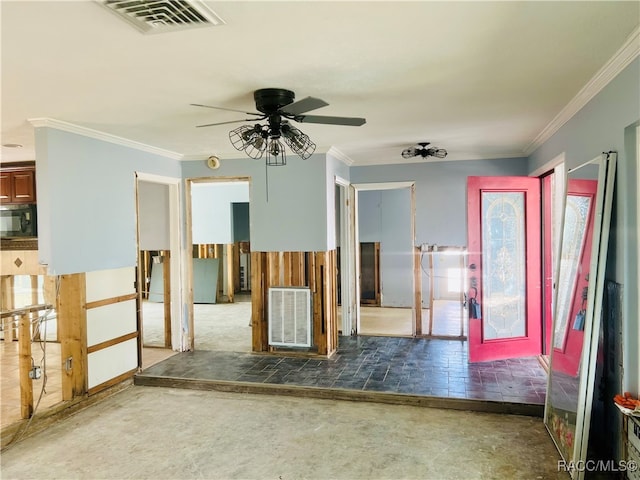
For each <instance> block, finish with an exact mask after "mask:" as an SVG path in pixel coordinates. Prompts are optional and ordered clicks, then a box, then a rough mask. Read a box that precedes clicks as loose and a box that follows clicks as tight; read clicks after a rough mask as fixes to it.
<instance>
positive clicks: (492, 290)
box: [467, 177, 542, 362]
mask: <svg viewBox="0 0 640 480" xmlns="http://www.w3.org/2000/svg"><path fill="white" fill-rule="evenodd" d="M467 203H468V209H467V227H468V235H467V236H468V239H467V240H468V249H469V257H468V282H469V293H468V298H469V302H468V304H469V361H470V362H483V361H489V360H498V359H504V358H516V357H525V356H532V355H538V354H540V353H541V351H542V328H541V327H542V294H541V293H542V292H541V278H540V277H541V274H540V271H541V258H540V256H541V253H540V242H541V233H540V230H541V228H540V180H539V179H538V178H531V177H469V178H468V180H467Z"/></svg>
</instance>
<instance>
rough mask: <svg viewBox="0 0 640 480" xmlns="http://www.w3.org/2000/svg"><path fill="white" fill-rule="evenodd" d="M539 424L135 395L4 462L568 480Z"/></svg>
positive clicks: (210, 474)
mask: <svg viewBox="0 0 640 480" xmlns="http://www.w3.org/2000/svg"><path fill="white" fill-rule="evenodd" d="M558 459H559V456H558V453H557V452H556V449H555V447H554V445H553V443H552V441H551V439H550V437H549V436H548V434H547V432H546V430H545V428H544V426H543V424H542V421H541V420H540V419H539V418H532V417H519V416H510V415H499V414H486V413H472V412H464V411H454V410H438V409H432V408H420V407H409V406H398V405H381V404H373V403H356V402H344V401H333V400H315V399H308V398H294V397H275V396H268V395H248V394H234V393H222V392H211V391H196V390H177V389H165V388H157V387H137V386H132V387H130V388H128V389H126V390H124V391H122V392H120V393H118V394H115V395H114V396H112V397H110V398H107V399H106V400H104V401H102V402H100V403H98V404H96V405H93V406H90V407H88V408H86V409H85V410H82V411H80V412H79V413H77V414H75V415H73V416H71V417H69V418H66V419H64V420H62V421H60V422H59V423H57V424H55V425H54V426H53V427H51V428H49V429H47V430H45V431H43V432H41V433H38V434H34V435H33V436H31V437H27V438H24V439H23V440H22V441H20V442H18V443H16V444H15V445H13V446H12V447H10V448H9V449H7V450H5V451H4V452H3V453H2V465H1V473H2V478H15V479H23V478H29V479H75V478H78V479H125V478H136V479H146V478H149V479H165V478H166V479H178V478H179V479H192V478H194V479H195V478H206V479H253V478H255V479H277V480H288V479H328V478H332V479H400V478H404V479H413V478H416V479H417V478H420V479H465V480H472V479H496V480H497V479H500V480H503V479H568V478H569V477H568V476H567V474H565V473H559V472H558V471H557V470H558V469H557V462H558Z"/></svg>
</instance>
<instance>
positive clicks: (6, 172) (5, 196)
mask: <svg viewBox="0 0 640 480" xmlns="http://www.w3.org/2000/svg"><path fill="white" fill-rule="evenodd" d="M0 201H1V202H2V203H36V170H35V166H33V167H23V166H16V167H6V168H5V167H3V168H2V169H1V170H0Z"/></svg>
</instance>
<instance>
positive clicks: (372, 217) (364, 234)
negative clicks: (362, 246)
mask: <svg viewBox="0 0 640 480" xmlns="http://www.w3.org/2000/svg"><path fill="white" fill-rule="evenodd" d="M381 206H382V190H364V191H362V192H358V237H359V240H360V241H361V242H363V243H368V242H380V241H381V240H382V207H381Z"/></svg>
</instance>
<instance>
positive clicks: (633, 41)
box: [524, 27, 640, 156]
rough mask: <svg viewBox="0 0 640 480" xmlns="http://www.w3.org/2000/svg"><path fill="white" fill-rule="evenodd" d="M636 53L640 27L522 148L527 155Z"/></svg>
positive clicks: (566, 120) (627, 63) (555, 130)
mask: <svg viewBox="0 0 640 480" xmlns="http://www.w3.org/2000/svg"><path fill="white" fill-rule="evenodd" d="M638 55H640V27H638V28H636V29H635V30H634V31H633V32H632V33H631V35H629V36H628V37H627V40H626V41H625V42H624V44H623V45H622V47H620V49H619V50H618V51H617V52H616V53H615V54H614V55H613V56H612V57H611V58H610V59H609V61H608V62H607V63H605V65H604V66H603V67H602V68H601V69H600V70H599V71H598V72H597V73H596V74H595V75H594V76H593V77H592V78H591V80H589V82H587V84H586V85H585V86H584V87H582V90H580V91H579V92H578V94H577V95H576V96H575V97H573V99H572V100H571V101H570V102H569V103H568V104H567V105H566V106H565V107H564V108H563V109H562V110H561V111H560V113H558V115H556V116H555V118H554V119H553V120H551V122H550V123H549V124H548V125H547V126H546V127H545V128H544V129H543V130H542V131H541V132H540V133H539V134H538V136H537V137H536V138H534V139H533V141H532V142H531V143H530V144H529V145H527V147H526V148H525V149H524V154H525V155H527V156H529V155H531V154H532V153H533V152H534V150H536V149H537V148H538V147H539V146H540V145H542V144H543V143H544V142H546V141H547V140H549V139H550V138H551V137H552V136H553V134H554V133H556V132H557V131H558V130H560V128H561V127H562V126H563V125H564V124H565V123H567V122H568V121H569V120H570V119H571V118H572V117H573V116H574V115H575V114H576V113H578V112H579V111H580V109H582V107H584V106H585V105H586V104H587V103H589V101H590V100H591V99H592V98H593V97H595V96H596V95H597V94H598V93H600V91H601V90H602V89H603V88H604V87H606V86H607V85H608V84H609V82H611V80H613V79H614V78H615V77H616V75H618V74H619V73H620V72H621V71H622V70H624V69H625V68H626V67H627V65H629V64H630V63H631V62H632V61H633V60H634V59H635V58H636V57H637V56H638Z"/></svg>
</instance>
